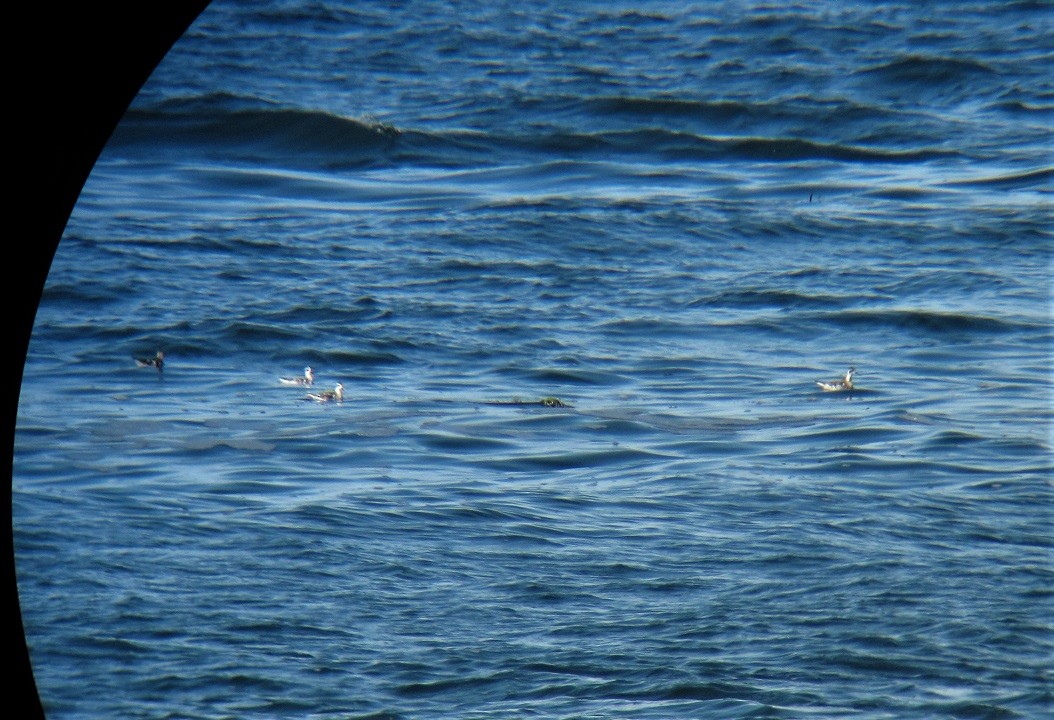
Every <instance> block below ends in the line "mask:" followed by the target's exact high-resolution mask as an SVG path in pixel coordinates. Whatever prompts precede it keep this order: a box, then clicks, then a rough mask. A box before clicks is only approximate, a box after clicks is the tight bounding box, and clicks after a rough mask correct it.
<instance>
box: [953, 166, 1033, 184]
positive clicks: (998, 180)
mask: <svg viewBox="0 0 1054 720" xmlns="http://www.w3.org/2000/svg"><path fill="white" fill-rule="evenodd" d="M1051 179H1054V168H1050V167H1048V168H1040V169H1039V170H1029V171H1026V172H1020V173H1010V174H1008V175H992V176H988V177H981V178H970V179H966V180H948V181H947V182H945V183H944V185H950V186H954V187H997V188H1004V189H1020V188H1029V187H1045V188H1048V189H1049V186H1050V181H1051Z"/></svg>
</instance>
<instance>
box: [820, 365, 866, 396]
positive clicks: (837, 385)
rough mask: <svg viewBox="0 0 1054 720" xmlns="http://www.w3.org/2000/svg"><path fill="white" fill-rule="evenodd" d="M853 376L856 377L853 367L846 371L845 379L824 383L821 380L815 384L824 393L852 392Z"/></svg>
mask: <svg viewBox="0 0 1054 720" xmlns="http://www.w3.org/2000/svg"><path fill="white" fill-rule="evenodd" d="M853 375H856V368H855V367H851V368H849V369H848V370H846V372H845V377H844V378H842V379H841V380H830V381H826V382H825V381H823V380H817V381H816V384H817V385H818V386H819V387H820V389H821V390H823V391H824V392H839V391H842V390H852V389H853Z"/></svg>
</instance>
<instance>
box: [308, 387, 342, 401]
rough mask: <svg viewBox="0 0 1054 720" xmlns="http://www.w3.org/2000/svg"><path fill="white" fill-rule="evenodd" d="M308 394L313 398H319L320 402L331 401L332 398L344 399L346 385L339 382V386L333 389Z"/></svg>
mask: <svg viewBox="0 0 1054 720" xmlns="http://www.w3.org/2000/svg"><path fill="white" fill-rule="evenodd" d="M307 396H308V397H309V398H311V399H312V400H318V401H319V402H329V401H330V400H336V401H338V402H339V401H342V400H343V399H344V386H343V385H342V384H340V383H337V386H336V387H335V388H333V389H332V390H324V391H322V392H319V393H308V394H307Z"/></svg>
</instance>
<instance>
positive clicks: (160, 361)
mask: <svg viewBox="0 0 1054 720" xmlns="http://www.w3.org/2000/svg"><path fill="white" fill-rule="evenodd" d="M135 364H136V365H138V366H139V367H154V368H157V371H158V372H161V368H163V367H164V366H165V354H164V353H163V352H161V351H160V350H158V351H157V355H155V356H154V357H152V358H138V357H137V358H135Z"/></svg>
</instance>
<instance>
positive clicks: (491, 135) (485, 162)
mask: <svg viewBox="0 0 1054 720" xmlns="http://www.w3.org/2000/svg"><path fill="white" fill-rule="evenodd" d="M591 102H593V103H594V104H596V105H599V106H606V107H608V108H614V109H615V111H618V112H638V111H640V112H644V111H645V110H647V111H649V112H651V111H658V112H659V113H660V114H661V113H666V114H671V113H681V112H684V113H697V112H703V113H706V112H709V113H711V114H713V115H715V116H717V117H720V116H721V115H722V114H729V113H730V114H737V113H745V114H756V113H758V112H772V113H774V114H775V115H778V114H779V112H781V111H779V110H769V109H759V108H760V107H761V106H752V105H745V104H740V103H695V102H686V101H681V100H676V99H657V100H644V99H634V98H624V99H611V98H607V99H605V98H601V99H598V100H595V101H591ZM244 105H245V101H244V100H243V99H240V98H235V99H232V100H230V105H229V106H227V105H224V100H223V98H205V99H202V100H201V101H199V102H193V103H188V104H187V105H186V106H179V107H178V108H169V107H167V106H166V107H161V106H158V107H155V108H148V109H136V110H131V111H129V113H128V114H127V115H126V117H125V119H124V121H123V122H122V123H121V125H120V126H119V127H118V129H117V131H115V133H114V136H113V138H112V140H111V146H110V148H111V151H113V152H119V153H129V154H146V155H149V154H151V153H166V152H169V153H183V152H184V151H185V150H187V149H197V150H199V151H201V152H204V153H206V154H208V153H222V155H223V156H224V157H225V158H230V157H235V158H237V157H243V158H245V159H246V160H252V159H260V158H266V159H267V161H268V163H269V164H273V163H274V162H276V161H280V162H287V163H290V164H292V165H294V166H303V165H308V166H312V167H322V168H327V169H333V168H341V167H352V166H362V165H377V164H379V165H405V164H411V165H424V166H439V167H446V166H455V167H480V166H484V167H486V166H494V165H496V164H500V163H505V162H509V161H529V160H534V161H537V156H538V155H542V156H544V157H546V158H552V157H553V156H557V157H567V156H574V157H575V158H577V159H582V158H585V159H588V158H590V157H596V158H602V159H610V158H611V156H612V155H619V156H625V157H645V158H646V157H648V156H652V157H654V158H656V159H657V160H661V161H663V162H669V161H681V160H685V161H735V160H756V161H771V162H796V161H805V160H832V161H837V162H859V163H867V162H884V163H912V162H924V161H928V160H932V159H937V158H950V157H961V156H962V153H961V152H960V151H958V150H954V149H947V148H941V147H905V146H904V145H903V144H901V145H900V146H898V147H883V146H879V145H859V144H849V143H843V142H820V141H816V140H810V139H806V138H803V137H779V136H773V137H770V136H766V135H758V136H754V135H745V136H735V135H733V136H712V135H707V134H701V133H696V132H690V131H686V130H679V129H672V128H665V127H643V128H641V127H631V128H620V129H599V130H596V131H590V132H580V131H574V130H552V129H550V130H546V131H540V132H537V133H517V132H515V131H512V132H504V131H503V132H485V131H471V130H464V129H450V130H444V131H438V132H433V131H425V130H416V129H408V128H398V127H395V126H393V125H390V124H387V123H384V122H380V121H378V120H375V119H371V118H349V117H343V116H340V115H334V114H331V113H326V112H322V111H318V110H309V109H297V108H290V107H268V106H257V107H244ZM806 114H807V113H806ZM803 117H804V116H803Z"/></svg>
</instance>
